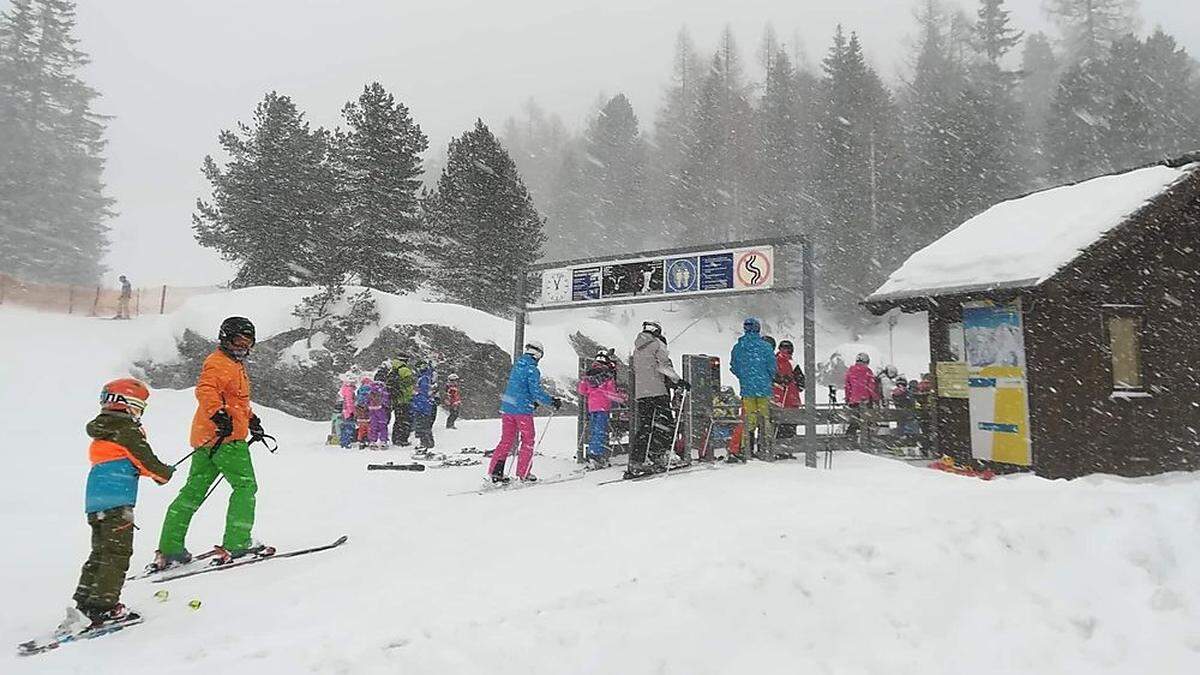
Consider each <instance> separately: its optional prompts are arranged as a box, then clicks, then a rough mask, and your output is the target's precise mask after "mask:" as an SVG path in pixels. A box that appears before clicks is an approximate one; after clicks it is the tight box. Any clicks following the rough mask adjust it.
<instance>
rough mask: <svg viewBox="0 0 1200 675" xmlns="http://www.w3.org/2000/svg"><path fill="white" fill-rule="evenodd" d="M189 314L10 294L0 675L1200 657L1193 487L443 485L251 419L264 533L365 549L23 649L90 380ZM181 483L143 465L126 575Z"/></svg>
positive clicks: (1178, 482)
mask: <svg viewBox="0 0 1200 675" xmlns="http://www.w3.org/2000/svg"><path fill="white" fill-rule="evenodd" d="M225 309H227V310H230V311H232V310H233V309H234V308H233V307H232V305H226V306H225ZM223 311H224V310H223ZM255 318H256V319H258V320H259V321H260V322H262V323H263V324H266V323H268V322H269V318H267V317H265V316H264V317H259V316H256V317H255ZM180 319H181V317H164V318H143V319H138V320H135V321H131V322H116V321H101V320H96V319H86V318H77V317H66V316H60V315H48V314H38V313H33V312H29V311H23V310H14V309H11V308H0V350H2V352H3V354H4V355H5V356H4V358H3V359H0V406H2V408H0V409H3V410H4V411H5V413H6V420H5V424H4V430H5V434H4V438H5V441H6V450H5V451H4V453H3V458H4V460H3V461H4V469H5V471H4V475H5V477H6V478H7V480H6V481H5V485H4V489H2V490H0V528H2V531H3V532H5V533H6V537H5V541H6V545H5V546H4V552H3V555H0V598H2V599H3V601H4V611H3V612H0V643H6V644H8V645H10V647H9V648H7V649H3V650H0V652H2V654H0V672H3V673H47V672H53V673H121V674H122V675H134V674H136V673H149V674H153V675H164V674H166V673H201V672H203V673H214V672H220V673H245V672H262V673H300V672H313V673H334V672H345V673H369V672H381V673H406V674H415V673H575V672H583V673H834V674H838V675H842V674H857V673H888V674H889V675H892V674H901V673H914V674H921V675H929V674H932V673H955V674H958V673H1047V674H1054V675H1063V674H1067V673H1072V674H1073V673H1079V674H1089V675H1091V674H1095V673H1130V674H1133V673H1137V674H1143V673H1154V674H1155V675H1163V674H1180V675H1183V674H1188V673H1196V672H1200V534H1198V533H1200V475H1196V474H1172V475H1168V476H1162V477H1158V478H1154V479H1146V480H1137V481H1134V480H1124V479H1115V478H1109V477H1093V478H1088V479H1083V480H1078V481H1072V482H1065V481H1046V480H1042V479H1038V478H1033V477H1028V476H1021V477H1013V478H1004V479H998V480H996V481H993V482H983V481H979V480H975V479H970V478H961V477H956V476H951V475H947V474H942V473H939V472H935V471H932V470H929V469H924V468H918V467H914V466H909V465H905V464H901V463H898V462H894V461H890V460H886V459H880V458H874V457H867V456H862V455H849V454H846V455H839V456H838V457H836V458H835V462H834V468H833V470H832V471H825V470H811V469H806V468H804V467H803V466H801V465H798V463H790V462H789V463H777V464H774V465H770V466H766V465H762V464H758V463H752V464H750V465H748V466H744V467H741V466H739V467H729V468H726V467H723V466H722V467H719V468H718V469H716V470H713V471H711V472H700V473H693V474H690V475H681V476H668V477H665V478H661V479H658V480H654V481H648V482H644V483H634V484H616V485H609V486H603V487H598V486H597V485H596V483H597V482H598V481H599V480H601V479H602V478H604V476H601V475H595V474H593V475H589V476H588V477H587V478H585V479H583V480H580V481H574V482H568V483H563V484H558V485H545V486H538V487H535V488H533V489H528V490H521V491H515V492H510V493H500V494H488V495H483V496H476V495H467V496H453V497H452V496H447V493H449V492H452V491H455V490H463V489H466V488H469V487H471V486H474V485H476V484H478V483H479V480H480V477H481V474H482V467H467V468H455V469H442V470H430V471H426V472H424V473H420V474H416V473H407V472H372V473H367V472H366V471H365V465H366V464H367V462H368V461H371V460H385V459H390V460H394V461H400V460H406V459H407V457H408V456H407V454H405V453H400V452H367V451H350V452H347V451H342V450H338V449H336V448H327V447H324V446H322V441H323V439H324V436H325V433H326V425H324V424H317V423H310V422H304V421H300V420H297V419H294V418H290V417H288V416H286V415H283V414H281V413H278V412H275V411H271V410H262V409H260V410H259V413H260V414H261V415H262V417H263V419H264V423H265V425H266V428H267V430H268V431H269V432H271V433H273V434H275V435H276V436H278V438H279V442H280V451H279V454H277V455H273V456H272V455H267V454H265V453H260V454H258V455H257V456H256V458H255V461H256V469H257V472H258V476H259V482H260V485H261V487H260V491H259V499H258V523H257V525H256V529H255V532H256V534H257V535H258V536H259V537H261V538H264V539H266V540H267V541H269V542H271V543H274V544H276V545H279V546H281V547H292V546H297V545H306V544H316V543H323V542H326V541H329V540H332V539H333V538H335V537H336V536H338V535H340V534H347V535H349V537H350V542H349V544H348V545H346V546H345V547H342V548H340V549H337V550H334V551H330V552H326V553H322V554H318V555H314V556H310V557H306V558H300V559H296V560H278V561H273V562H269V563H266V564H263V565H261V566H254V567H250V568H247V569H244V570H231V571H228V572H220V573H217V574H213V575H205V576H200V577H195V578H193V579H188V580H180V581H176V582H172V583H168V584H165V587H166V589H167V590H169V591H170V598H169V599H168V601H167V602H164V603H159V602H156V601H155V600H154V599H153V597H152V594H153V592H154V591H156V590H159V589H160V588H162V587H163V586H164V585H158V584H148V583H145V582H138V583H131V584H129V585H128V586H127V587H126V589H125V595H124V599H125V601H126V602H128V603H129V604H131V605H133V606H135V607H136V608H138V609H139V610H141V611H142V612H143V613H144V614H146V615H147V616H148V619H149V620H148V621H147V623H146V624H145V625H142V626H139V627H136V628H133V629H131V630H129V631H127V632H124V633H121V634H117V635H113V636H110V637H105V638H103V639H99V640H95V641H91V642H86V643H81V644H77V645H71V646H68V647H66V648H64V649H62V650H60V651H58V652H55V653H49V654H45V655H41V656H36V657H32V658H26V659H20V658H18V657H16V656H15V655H13V653H14V649H13V648H14V647H15V645H16V643H17V642H19V641H20V640H22V639H25V638H28V637H30V636H32V635H33V634H36V633H39V632H41V631H42V630H44V629H46V628H47V627H50V626H53V624H54V623H56V622H57V621H58V619H59V618H60V615H61V613H62V610H63V608H64V607H65V606H66V605H67V604H68V603H69V602H70V595H71V592H72V590H73V588H74V583H75V581H76V575H77V574H78V569H79V565H80V564H81V563H82V561H83V559H84V557H85V556H86V551H87V538H88V530H87V526H86V524H85V522H84V517H83V514H82V499H83V494H82V493H83V481H84V477H85V475H86V472H87V468H88V467H87V459H86V447H87V445H86V439H85V437H84V435H83V425H84V423H85V422H86V421H87V420H88V419H90V417H91V416H92V415H94V413H95V409H96V394H97V390H98V388H99V386H100V384H101V383H103V382H104V381H105V380H107V379H109V378H111V377H115V376H119V375H122V374H124V373H125V372H126V370H125V368H126V366H127V364H128V361H129V358H130V357H131V355H135V354H139V353H141V352H143V351H144V350H145V349H146V347H147V342H148V341H150V340H155V339H158V338H156V337H155V336H159V335H161V334H163V333H165V332H170V331H171V330H173V328H172V326H173V322H177V321H179V320H180ZM613 330H614V333H615V334H622V335H623V329H622V328H621V327H614V328H613ZM504 344H505V343H504V342H501V345H502V346H503V345H504ZM884 346H886V343H885V345H884ZM676 353H679V350H676ZM902 367H903V366H902ZM192 403H193V399H192V395H191V392H190V391H180V392H174V391H156V392H154V394H153V396H152V398H151V405H150V408H149V410H148V411H147V414H146V423H147V426H148V428H149V430H150V437H151V440H152V442H153V444H154V446H155V448H156V449H157V450H158V452H159V453H160V455H161V456H162V457H164V458H166V459H168V460H174V459H176V458H178V457H181V456H182V455H184V454H185V453H186V452H187V450H188V448H187V447H186V438H187V424H188V420H189V419H190V416H191V414H192ZM544 424H546V420H545V419H540V420H539V422H538V426H539V429H541V428H543V425H544ZM460 426H461V428H460V429H459V430H457V431H454V432H446V431H445V430H439V431H438V434H437V435H438V444H439V446H440V448H441V449H443V450H448V451H453V450H457V449H459V448H460V447H462V446H465V445H474V446H479V447H490V445H492V443H493V442H494V440H495V436H496V434H497V424H496V423H495V422H494V421H479V422H464V423H460ZM574 439H575V428H574V424H573V423H572V422H571V421H570V420H562V419H559V420H555V421H554V423H553V424H551V425H550V430H549V440H547V441H546V443H545V444H544V445H543V446H542V451H543V452H545V453H546V455H547V456H545V457H540V458H538V459H537V461H536V464H535V470H536V471H537V473H539V474H540V475H542V476H543V477H549V476H552V475H555V474H559V473H562V472H565V471H569V470H571V469H572V468H573V463H572V462H571V461H570V460H569V459H567V457H568V456H569V455H570V454H571V453H572V452H573V448H574ZM180 478H181V479H182V476H181V477H180ZM180 482H182V481H180ZM178 488H179V483H176V482H172V483H171V484H170V485H168V486H166V487H157V486H154V485H152V484H150V483H148V482H145V481H143V485H142V493H141V501H140V502H139V505H138V509H137V513H138V520H139V525H140V526H141V531H139V532H138V533H137V539H136V554H135V557H134V566H135V567H138V566H140V565H142V564H144V563H145V562H146V561H147V560H148V559H149V558H150V556H151V554H152V552H153V549H154V547H155V541H156V538H157V535H158V529H159V525H160V523H161V517H162V514H163V511H164V509H165V506H166V504H167V503H168V501H169V500H170V498H171V497H172V496H173V495H174V493H175V492H176V490H178ZM226 494H227V492H226V491H225V490H224V489H221V490H218V492H217V493H216V494H215V495H214V496H213V498H212V500H211V503H209V504H206V505H205V507H204V508H203V509H202V511H201V513H200V514H199V516H198V517H197V518H196V520H195V522H194V525H193V527H192V531H191V537H190V540H189V544H190V545H191V547H192V548H193V550H199V549H202V548H204V547H206V546H207V545H209V544H211V543H213V542H215V541H217V540H218V538H219V536H220V526H221V521H222V517H223V511H224V509H223V506H224V504H223V502H224V499H225V496H226ZM191 599H200V600H201V601H202V603H203V604H202V606H201V607H200V609H199V610H192V609H189V608H188V606H187V602H188V601H189V600H191Z"/></svg>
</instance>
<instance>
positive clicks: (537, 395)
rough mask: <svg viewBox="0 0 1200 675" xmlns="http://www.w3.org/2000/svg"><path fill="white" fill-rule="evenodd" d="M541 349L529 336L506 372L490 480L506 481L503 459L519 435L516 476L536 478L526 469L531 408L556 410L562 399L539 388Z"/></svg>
mask: <svg viewBox="0 0 1200 675" xmlns="http://www.w3.org/2000/svg"><path fill="white" fill-rule="evenodd" d="M544 353H545V352H544V350H543V349H542V343H540V342H538V341H536V340H531V341H530V342H529V343H527V344H526V345H525V353H523V354H521V356H520V358H518V359H517V362H516V363H514V364H513V367H512V370H511V371H509V373H508V386H507V387H505V388H504V395H503V396H501V397H500V418H501V424H502V427H501V432H500V442H499V443H498V444H496V448H495V449H494V450H492V462H491V464H490V465H489V466H488V473H490V474H491V476H492V482H493V483H504V482H507V481H508V478H507V477H505V475H504V462H505V460H506V459H507V458H508V453H509V451H510V450H511V449H512V446H513V443H515V442H516V440H517V436H518V435H519V436H520V437H521V450H520V452H519V453H518V455H517V478H519V479H520V480H523V481H535V480H537V477H536V476H534V475H533V474H532V473H530V472H529V469H530V468H531V465H532V464H533V435H534V428H533V409H534V408H535V407H537V405H538V404H539V403H546V404H549V405H552V406H554V409H555V410H558V409H559V408H561V407H562V400H560V399H559V398H558V397H556V396H550V395H549V394H547V393H546V391H545V390H544V389H542V373H541V371H540V370H538V366H537V364H538V361H540V360H541V358H542V355H543V354H544Z"/></svg>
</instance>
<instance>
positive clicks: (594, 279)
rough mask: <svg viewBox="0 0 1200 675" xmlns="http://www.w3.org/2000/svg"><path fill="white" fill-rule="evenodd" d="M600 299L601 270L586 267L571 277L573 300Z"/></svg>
mask: <svg viewBox="0 0 1200 675" xmlns="http://www.w3.org/2000/svg"><path fill="white" fill-rule="evenodd" d="M599 299H600V268H599V267H584V268H581V269H577V270H575V271H574V273H573V274H572V276H571V300H599Z"/></svg>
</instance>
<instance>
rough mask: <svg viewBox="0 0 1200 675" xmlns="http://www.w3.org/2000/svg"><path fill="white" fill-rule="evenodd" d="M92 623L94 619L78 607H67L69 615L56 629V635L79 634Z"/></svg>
mask: <svg viewBox="0 0 1200 675" xmlns="http://www.w3.org/2000/svg"><path fill="white" fill-rule="evenodd" d="M91 625H92V620H91V619H90V618H89V617H88V616H87V615H86V614H84V613H83V612H81V611H80V610H79V609H78V608H76V607H68V608H67V616H66V618H64V619H63V620H62V621H60V622H59V624H58V628H55V629H54V636H55V637H63V636H65V635H79V634H80V633H82V632H84V631H85V630H87V629H88V628H90V627H91Z"/></svg>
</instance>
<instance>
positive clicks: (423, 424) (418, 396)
mask: <svg viewBox="0 0 1200 675" xmlns="http://www.w3.org/2000/svg"><path fill="white" fill-rule="evenodd" d="M433 380H434V374H433V364H432V363H430V362H429V361H421V362H420V363H418V364H417V384H416V386H415V387H414V388H413V397H412V404H411V409H412V418H413V431H414V432H415V433H416V434H417V452H420V451H422V450H430V449H432V448H433V417H434V413H435V412H436V411H437V401H436V400H435V398H434V391H433V386H434V385H433Z"/></svg>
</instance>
